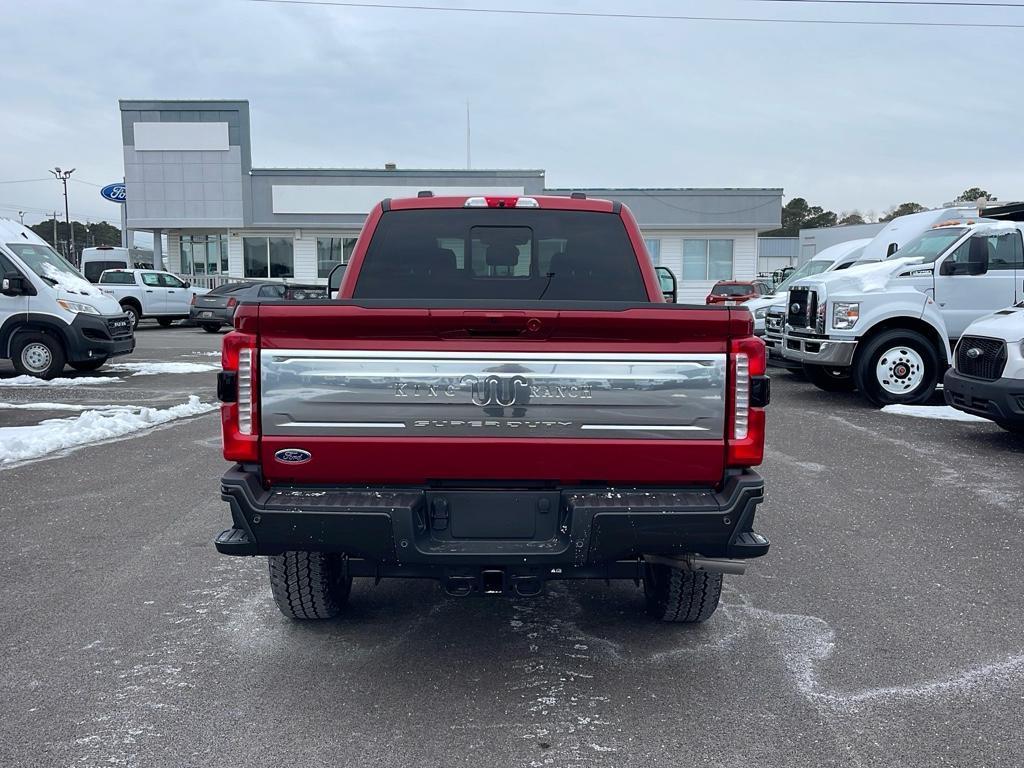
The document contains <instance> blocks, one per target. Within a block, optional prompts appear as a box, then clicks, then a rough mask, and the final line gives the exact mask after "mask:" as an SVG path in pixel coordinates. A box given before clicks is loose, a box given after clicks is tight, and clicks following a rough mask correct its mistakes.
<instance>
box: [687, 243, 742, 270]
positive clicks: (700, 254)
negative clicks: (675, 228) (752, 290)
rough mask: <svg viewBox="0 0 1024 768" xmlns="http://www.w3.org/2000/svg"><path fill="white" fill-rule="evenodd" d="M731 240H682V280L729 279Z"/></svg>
mask: <svg viewBox="0 0 1024 768" xmlns="http://www.w3.org/2000/svg"><path fill="white" fill-rule="evenodd" d="M732 250H733V241H732V240H695V239H686V240H683V278H682V279H683V280H731V279H732Z"/></svg>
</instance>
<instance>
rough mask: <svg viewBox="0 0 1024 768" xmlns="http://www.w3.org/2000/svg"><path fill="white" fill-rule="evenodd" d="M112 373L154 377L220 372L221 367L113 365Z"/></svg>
mask: <svg viewBox="0 0 1024 768" xmlns="http://www.w3.org/2000/svg"><path fill="white" fill-rule="evenodd" d="M107 368H109V369H110V370H112V371H124V372H125V373H130V374H131V375H132V376H153V375H156V374H158V373H207V372H208V371H219V370H220V366H219V365H210V364H209V363H113V364H111V365H108V366H107Z"/></svg>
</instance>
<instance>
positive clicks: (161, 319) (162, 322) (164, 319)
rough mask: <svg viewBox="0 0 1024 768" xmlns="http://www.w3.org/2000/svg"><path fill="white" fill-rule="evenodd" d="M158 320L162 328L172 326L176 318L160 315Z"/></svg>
mask: <svg viewBox="0 0 1024 768" xmlns="http://www.w3.org/2000/svg"><path fill="white" fill-rule="evenodd" d="M156 321H157V322H158V323H160V327H161V328H170V327H171V323H173V322H174V320H172V319H171V318H169V317H158V318H157V319H156Z"/></svg>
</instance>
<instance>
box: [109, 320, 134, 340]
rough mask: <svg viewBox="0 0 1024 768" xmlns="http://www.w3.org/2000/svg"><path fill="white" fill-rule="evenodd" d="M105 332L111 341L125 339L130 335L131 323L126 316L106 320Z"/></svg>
mask: <svg viewBox="0 0 1024 768" xmlns="http://www.w3.org/2000/svg"><path fill="white" fill-rule="evenodd" d="M107 332H108V333H109V334H110V338H112V339H126V338H128V337H129V336H131V335H132V323H131V320H129V319H128V315H121V316H120V317H111V318H108V319H107Z"/></svg>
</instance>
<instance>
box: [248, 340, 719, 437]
mask: <svg viewBox="0 0 1024 768" xmlns="http://www.w3.org/2000/svg"><path fill="white" fill-rule="evenodd" d="M260 382H261V392H262V395H261V402H262V404H261V422H262V432H263V434H266V435H296V436H299V435H319V436H323V435H332V436H339V437H353V436H364V437H365V436H368V435H374V434H381V433H384V434H387V435H391V436H394V435H401V436H409V437H467V436H472V437H498V436H501V437H551V438H578V439H581V440H586V439H594V438H617V439H672V440H685V439H703V440H721V439H722V436H723V434H724V428H725V404H726V399H725V384H726V355H725V354H724V353H707V354H692V353H680V354H671V353H667V354H621V353H577V354H571V355H567V354H566V353H552V352H535V353H526V352H515V353H500V352H418V351H398V352H396V351H377V350H369V351H367V350H339V351H331V350H275V349H263V350H261V353H260Z"/></svg>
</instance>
